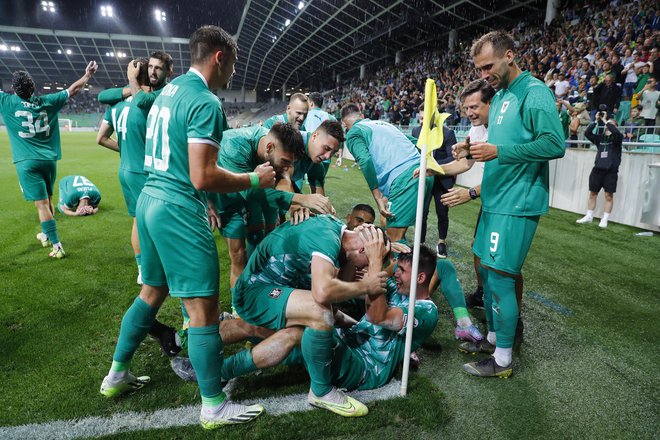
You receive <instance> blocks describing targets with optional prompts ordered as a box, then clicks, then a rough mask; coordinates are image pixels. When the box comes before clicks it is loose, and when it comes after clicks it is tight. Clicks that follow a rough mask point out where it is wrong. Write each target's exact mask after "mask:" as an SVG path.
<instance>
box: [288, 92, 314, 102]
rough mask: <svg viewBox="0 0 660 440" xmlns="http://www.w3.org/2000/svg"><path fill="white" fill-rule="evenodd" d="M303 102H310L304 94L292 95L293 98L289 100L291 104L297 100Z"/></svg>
mask: <svg viewBox="0 0 660 440" xmlns="http://www.w3.org/2000/svg"><path fill="white" fill-rule="evenodd" d="M296 99H297V100H298V101H302V102H308V101H309V100H308V99H307V96H305V94H304V93H294V94H293V95H291V98H289V102H293V101H295V100H296Z"/></svg>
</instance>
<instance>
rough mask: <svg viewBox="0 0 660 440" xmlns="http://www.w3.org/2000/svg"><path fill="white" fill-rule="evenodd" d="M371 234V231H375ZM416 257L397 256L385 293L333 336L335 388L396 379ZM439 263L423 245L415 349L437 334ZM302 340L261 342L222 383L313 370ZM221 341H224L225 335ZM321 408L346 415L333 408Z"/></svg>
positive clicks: (231, 363)
mask: <svg viewBox="0 0 660 440" xmlns="http://www.w3.org/2000/svg"><path fill="white" fill-rule="evenodd" d="M367 230H368V231H373V229H367ZM412 255H413V254H412V253H402V254H400V255H399V258H398V264H397V269H396V270H395V271H394V275H393V276H392V277H391V278H390V279H388V281H387V290H386V292H384V293H378V294H375V295H367V296H366V298H367V299H366V301H367V312H366V314H365V315H364V316H363V317H362V319H360V321H359V322H356V323H355V325H352V326H351V327H349V328H342V329H337V331H335V332H332V334H331V338H332V345H333V347H334V349H333V351H332V356H331V365H330V372H329V374H330V376H329V380H330V382H331V384H332V386H334V387H337V388H344V389H347V390H356V389H357V390H370V389H374V388H379V387H382V386H384V385H385V384H387V383H388V382H389V381H390V380H391V379H392V378H393V377H394V375H395V373H396V370H397V368H398V366H399V365H400V364H401V362H402V361H403V356H404V354H405V340H406V322H407V318H408V303H409V295H410V288H411V284H412V282H413V280H412V273H411V271H412ZM435 264H436V257H435V253H434V252H433V251H432V250H431V249H429V248H428V247H426V246H423V245H422V246H421V247H420V256H419V275H418V276H417V301H416V303H415V327H414V329H413V340H412V350H416V349H417V348H419V347H420V346H421V345H422V343H423V342H424V340H426V338H428V337H429V336H430V335H431V333H433V330H434V329H435V327H436V324H437V322H438V309H437V307H436V306H435V304H434V303H433V301H432V300H431V298H430V290H429V283H430V280H431V275H432V274H433V272H434V270H435ZM235 325H236V326H238V323H237V324H234V322H233V321H230V322H228V323H227V325H226V327H223V329H222V331H225V328H227V329H229V328H231V327H233V326H235ZM242 325H243V326H244V324H242ZM307 331H308V330H305V332H307ZM303 335H304V332H303V331H302V329H301V328H299V327H290V328H285V329H283V330H279V331H278V332H276V333H275V334H273V335H272V336H270V337H269V338H267V339H265V340H264V341H262V342H260V343H258V344H257V345H255V346H254V347H253V348H252V349H251V350H244V351H241V352H239V353H237V354H235V355H233V356H230V357H228V358H227V359H225V362H224V365H223V369H222V378H223V380H230V379H232V378H234V377H237V376H240V375H243V374H248V373H250V372H253V371H255V370H257V369H263V368H267V367H272V366H275V365H277V364H279V363H280V362H282V361H284V363H285V364H287V365H291V364H303V365H306V366H307V368H308V369H309V367H310V366H309V363H308V358H307V357H305V356H304V354H303V351H302V350H301V348H300V347H299V344H300V343H301V341H302V339H303ZM222 338H223V341H224V340H225V336H224V334H223V336H222ZM189 372H190V370H188V371H187V373H188V374H180V373H181V372H178V373H177V374H179V375H180V376H181V377H183V378H186V379H191V380H194V374H190V373H189ZM310 395H311V394H310ZM310 403H312V404H313V405H314V404H315V402H314V400H313V399H310ZM349 403H350V401H349ZM322 407H326V408H327V409H330V410H331V411H333V412H337V413H339V414H342V415H348V414H347V413H346V412H343V411H342V410H340V409H338V408H337V406H335V405H333V406H331V407H327V406H322ZM344 411H345V410H344Z"/></svg>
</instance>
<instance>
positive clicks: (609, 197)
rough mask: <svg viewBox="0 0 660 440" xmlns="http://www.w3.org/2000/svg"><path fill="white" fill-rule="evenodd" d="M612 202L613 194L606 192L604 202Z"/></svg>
mask: <svg viewBox="0 0 660 440" xmlns="http://www.w3.org/2000/svg"><path fill="white" fill-rule="evenodd" d="M612 200H614V194H612V193H608V192H606V193H605V201H607V202H611V201H612Z"/></svg>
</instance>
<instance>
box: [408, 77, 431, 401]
mask: <svg viewBox="0 0 660 440" xmlns="http://www.w3.org/2000/svg"><path fill="white" fill-rule="evenodd" d="M429 81H431V82H432V83H433V87H432V89H433V90H432V94H433V96H430V95H431V93H429V92H430V90H429V89H430V88H431V87H430V84H429ZM424 102H425V103H424V121H423V127H422V132H424V131H425V130H428V131H430V127H431V122H432V119H433V118H432V117H427V115H429V116H430V115H433V112H434V111H435V108H436V106H437V97H436V91H435V82H434V81H433V80H432V79H427V80H426V92H425V96H424ZM427 133H428V132H427ZM420 138H421V139H422V145H421V157H420V161H419V183H418V185H417V213H416V217H415V240H414V242H413V243H414V244H413V261H412V273H411V275H410V280H411V282H410V302H409V304H408V321H407V322H406V345H405V350H404V355H403V374H402V376H401V391H400V394H401V395H402V396H405V395H406V394H407V393H408V373H409V372H410V351H411V348H412V335H413V328H414V324H415V300H416V299H417V274H418V273H419V244H420V242H421V241H422V222H423V220H424V194H425V192H426V154H427V150H428V139H429V136H428V135H427V136H420Z"/></svg>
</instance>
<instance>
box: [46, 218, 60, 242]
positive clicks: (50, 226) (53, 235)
mask: <svg viewBox="0 0 660 440" xmlns="http://www.w3.org/2000/svg"><path fill="white" fill-rule="evenodd" d="M41 231H42V232H43V233H44V234H46V237H48V239H49V240H50V242H51V243H52V244H58V243H59V242H60V237H58V235H57V223H55V219H51V220H46V221H45V222H41Z"/></svg>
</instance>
